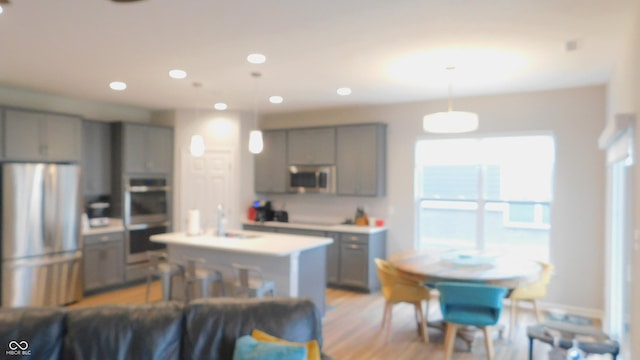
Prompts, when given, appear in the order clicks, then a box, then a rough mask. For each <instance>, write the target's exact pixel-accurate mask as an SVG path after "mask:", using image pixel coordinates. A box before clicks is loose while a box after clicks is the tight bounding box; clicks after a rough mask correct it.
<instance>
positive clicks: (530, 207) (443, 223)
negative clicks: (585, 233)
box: [416, 136, 555, 260]
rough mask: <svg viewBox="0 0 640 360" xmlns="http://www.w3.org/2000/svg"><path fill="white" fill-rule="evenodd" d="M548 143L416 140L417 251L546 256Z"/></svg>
mask: <svg viewBox="0 0 640 360" xmlns="http://www.w3.org/2000/svg"><path fill="white" fill-rule="evenodd" d="M554 159H555V147H554V142H553V138H552V137H551V136H517V137H491V138H481V139H446V140H420V141H418V142H417V144H416V179H418V180H417V187H416V194H417V198H418V200H419V201H418V204H419V209H418V213H419V229H418V232H419V237H420V241H419V247H420V248H423V249H424V248H477V249H483V250H491V251H497V252H512V253H513V252H515V253H520V254H526V255H528V256H529V257H535V258H538V259H541V260H547V259H548V257H549V230H550V226H551V223H550V209H551V198H552V184H553V166H554Z"/></svg>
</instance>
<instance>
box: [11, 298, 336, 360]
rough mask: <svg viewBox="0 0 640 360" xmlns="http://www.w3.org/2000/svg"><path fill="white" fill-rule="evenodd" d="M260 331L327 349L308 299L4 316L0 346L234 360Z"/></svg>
mask: <svg viewBox="0 0 640 360" xmlns="http://www.w3.org/2000/svg"><path fill="white" fill-rule="evenodd" d="M256 328H257V329H260V330H262V331H265V332H267V333H269V334H271V335H274V336H277V337H280V338H284V339H286V340H289V341H295V342H306V341H310V340H314V339H315V340H317V341H318V343H319V345H320V348H322V323H321V319H320V316H319V312H318V310H317V308H316V307H315V305H314V304H313V302H311V300H306V299H228V298H218V299H206V300H196V301H194V302H191V303H190V304H188V305H183V304H181V303H177V302H166V303H154V304H144V305H107V306H96V307H88V308H76V309H66V308H14V309H0V346H1V347H3V348H4V349H3V350H2V352H3V353H5V356H6V358H16V359H18V358H25V359H30V360H36V359H65V360H66V359H78V360H84V359H86V360H89V359H90V360H97V359H110V360H111V359H120V360H125V359H136V360H145V359H153V360H160V359H162V360H164V359H166V360H170V359H172V360H173V359H175V360H182V359H209V360H210V359H220V360H226V359H232V357H233V351H234V346H235V341H236V339H237V338H239V337H241V336H243V335H248V334H250V333H251V331H252V330H253V329H256ZM23 355H27V356H23ZM21 356H22V357H21ZM322 358H323V359H330V358H329V357H328V356H326V355H324V354H323V355H322Z"/></svg>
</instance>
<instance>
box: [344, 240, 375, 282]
mask: <svg viewBox="0 0 640 360" xmlns="http://www.w3.org/2000/svg"><path fill="white" fill-rule="evenodd" d="M368 252H369V249H368V246H367V245H363V244H356V243H341V244H340V274H339V277H340V285H345V286H353V287H359V288H365V289H366V288H368V287H369V283H368V269H367V268H368V266H367V261H368V258H369V257H368V255H367V254H368Z"/></svg>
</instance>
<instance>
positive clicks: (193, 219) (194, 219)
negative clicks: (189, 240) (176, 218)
mask: <svg viewBox="0 0 640 360" xmlns="http://www.w3.org/2000/svg"><path fill="white" fill-rule="evenodd" d="M198 234H200V210H197V209H192V210H189V218H188V219H187V235H198Z"/></svg>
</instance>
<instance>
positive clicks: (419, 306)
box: [415, 301, 429, 343]
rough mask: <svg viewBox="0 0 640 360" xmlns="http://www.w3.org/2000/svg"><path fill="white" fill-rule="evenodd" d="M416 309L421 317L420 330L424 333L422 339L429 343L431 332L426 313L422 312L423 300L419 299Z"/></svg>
mask: <svg viewBox="0 0 640 360" xmlns="http://www.w3.org/2000/svg"><path fill="white" fill-rule="evenodd" d="M415 305H416V311H417V313H418V317H419V318H420V319H419V321H420V332H421V333H422V341H424V342H425V343H429V333H428V332H427V326H426V324H425V320H424V314H423V313H422V302H420V301H418V302H417V303H416V304H415Z"/></svg>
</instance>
